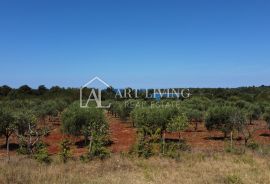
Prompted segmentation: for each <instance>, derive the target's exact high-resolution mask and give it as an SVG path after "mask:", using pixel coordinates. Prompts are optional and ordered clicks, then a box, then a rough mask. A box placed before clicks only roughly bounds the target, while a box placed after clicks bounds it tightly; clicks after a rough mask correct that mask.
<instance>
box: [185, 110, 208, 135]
mask: <svg viewBox="0 0 270 184" xmlns="http://www.w3.org/2000/svg"><path fill="white" fill-rule="evenodd" d="M186 115H187V118H188V121H189V122H190V123H192V122H194V123H195V127H194V129H195V131H197V129H198V123H200V122H202V121H203V118H204V114H203V112H202V111H199V110H197V109H188V110H187V113H186Z"/></svg>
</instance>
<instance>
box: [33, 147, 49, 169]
mask: <svg viewBox="0 0 270 184" xmlns="http://www.w3.org/2000/svg"><path fill="white" fill-rule="evenodd" d="M34 158H35V159H36V160H37V161H38V162H41V163H46V164H49V163H51V161H52V160H51V158H50V157H49V153H48V150H47V147H46V145H45V144H44V143H42V142H39V143H38V144H37V145H36V147H35V153H34Z"/></svg>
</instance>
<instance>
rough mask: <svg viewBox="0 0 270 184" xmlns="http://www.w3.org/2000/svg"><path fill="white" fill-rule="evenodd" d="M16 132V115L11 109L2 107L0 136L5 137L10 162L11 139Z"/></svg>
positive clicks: (0, 112)
mask: <svg viewBox="0 0 270 184" xmlns="http://www.w3.org/2000/svg"><path fill="white" fill-rule="evenodd" d="M15 130H16V121H15V117H14V114H13V113H12V111H11V110H10V109H8V108H7V107H5V106H1V107H0V136H1V135H4V136H5V139H6V141H5V142H6V148H7V158H8V160H10V156H9V138H10V136H11V135H12V134H13V133H14V131H15Z"/></svg>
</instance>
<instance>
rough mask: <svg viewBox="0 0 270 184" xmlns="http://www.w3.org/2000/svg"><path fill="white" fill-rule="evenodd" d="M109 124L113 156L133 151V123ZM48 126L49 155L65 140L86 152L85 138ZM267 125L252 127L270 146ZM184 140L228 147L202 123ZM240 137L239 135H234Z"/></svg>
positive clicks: (202, 146) (0, 144)
mask: <svg viewBox="0 0 270 184" xmlns="http://www.w3.org/2000/svg"><path fill="white" fill-rule="evenodd" d="M106 116H107V119H108V122H109V127H110V128H109V131H110V132H109V133H110V139H111V141H112V142H113V143H112V145H111V146H110V147H109V149H110V150H111V151H112V152H113V153H119V152H127V151H129V150H130V148H131V147H132V145H134V143H135V141H136V129H134V128H133V127H132V126H131V123H129V122H124V121H121V120H120V119H119V118H115V117H112V116H111V115H108V114H107V115H106ZM46 125H48V126H49V127H50V128H51V132H50V134H49V136H47V137H44V139H43V141H44V142H45V143H46V144H47V145H48V151H49V153H50V154H52V155H55V154H58V152H59V149H60V145H59V144H60V142H61V141H62V140H63V139H64V138H68V139H69V140H70V141H71V142H72V143H73V144H72V147H71V150H72V154H73V155H74V156H80V155H82V154H84V153H86V152H87V147H83V146H82V147H81V146H78V145H77V144H75V143H79V142H83V137H74V136H66V135H64V134H62V133H61V131H60V123H59V122H58V123H57V122H48V121H46ZM266 127H267V126H266V123H265V122H264V121H256V122H255V123H254V124H253V125H251V126H250V128H253V129H258V130H257V131H255V132H254V136H253V138H254V140H255V141H256V142H257V143H259V144H264V145H266V144H269V143H270V132H269V130H268V129H267V128H266ZM181 136H182V138H184V139H185V140H186V141H187V143H188V145H190V146H191V148H192V149H193V150H204V151H205V150H206V151H222V150H224V145H226V144H228V143H227V142H228V141H224V139H223V134H222V133H221V132H219V131H207V130H206V129H205V127H204V124H203V123H201V124H199V126H198V130H197V131H194V130H193V127H192V126H191V127H190V128H189V130H187V131H185V132H181ZM235 137H237V135H235ZM166 138H167V139H178V133H167V134H166ZM10 143H11V144H12V147H14V146H16V145H17V143H18V141H17V138H16V137H15V136H12V137H11V139H10ZM234 143H235V144H244V141H243V139H242V140H234ZM4 144H5V138H4V137H1V138H0V157H3V156H5V155H6V151H5V147H4ZM10 153H11V155H14V154H16V149H15V148H13V149H11V152H10Z"/></svg>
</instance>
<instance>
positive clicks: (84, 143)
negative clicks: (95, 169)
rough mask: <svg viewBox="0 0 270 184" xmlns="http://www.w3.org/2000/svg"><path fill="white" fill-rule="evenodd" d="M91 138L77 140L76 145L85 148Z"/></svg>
mask: <svg viewBox="0 0 270 184" xmlns="http://www.w3.org/2000/svg"><path fill="white" fill-rule="evenodd" d="M89 142H90V141H89V140H87V141H85V140H79V141H77V142H75V145H76V146H77V148H85V147H87V146H88V145H89Z"/></svg>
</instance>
